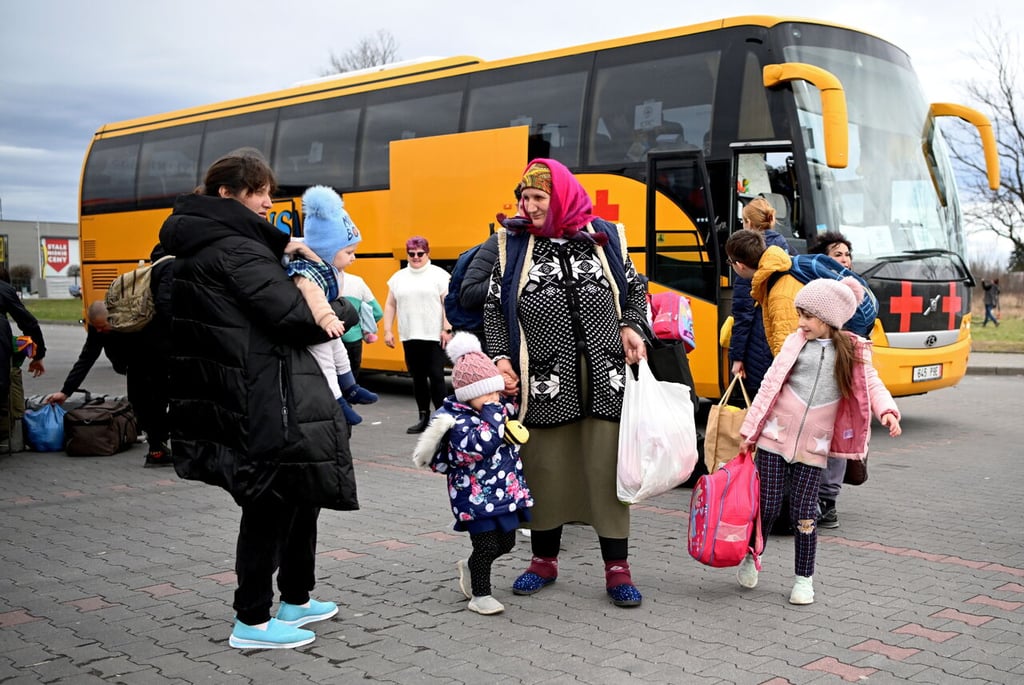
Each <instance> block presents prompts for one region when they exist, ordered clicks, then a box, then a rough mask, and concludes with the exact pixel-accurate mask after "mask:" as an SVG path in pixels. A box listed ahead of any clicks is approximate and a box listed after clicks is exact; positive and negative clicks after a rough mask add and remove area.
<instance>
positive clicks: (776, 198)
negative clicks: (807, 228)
mask: <svg viewBox="0 0 1024 685" xmlns="http://www.w3.org/2000/svg"><path fill="white" fill-rule="evenodd" d="M729 147H730V148H731V149H732V170H733V172H732V178H734V179H735V180H736V183H735V185H734V187H733V188H732V189H731V192H730V198H731V199H732V204H733V206H734V207H736V211H735V212H732V213H730V215H729V235H731V234H732V233H734V232H736V231H738V230H739V229H741V228H743V208H744V207H745V206H746V205H747V203H749V202H750V201H751V200H753V199H755V198H758V197H762V198H764V199H765V200H767V201H768V202H769V204H771V205H772V207H774V208H775V230H776V231H778V232H779V233H780V234H782V237H783V238H785V239H786V242H787V243H789V246H790V248H792V249H795V250H796V251H797V252H806V251H807V236H805V235H803V232H802V231H801V229H800V226H801V222H802V220H803V217H802V216H801V208H802V207H801V204H800V192H799V189H798V185H797V175H796V166H795V164H794V161H793V145H792V143H790V141H788V140H777V141H766V142H757V143H733V144H732V145H730V146H729ZM722 243H723V245H724V243H725V239H724V238H723V239H722ZM722 260H723V261H724V260H725V255H724V253H723V255H722Z"/></svg>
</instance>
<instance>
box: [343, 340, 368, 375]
mask: <svg viewBox="0 0 1024 685" xmlns="http://www.w3.org/2000/svg"><path fill="white" fill-rule="evenodd" d="M342 344H343V345H345V350H346V351H347V352H348V361H349V363H350V364H352V376H353V377H354V378H355V379H356V380H359V369H361V368H363V341H362V340H356V341H355V342H350V343H349V342H347V343H342Z"/></svg>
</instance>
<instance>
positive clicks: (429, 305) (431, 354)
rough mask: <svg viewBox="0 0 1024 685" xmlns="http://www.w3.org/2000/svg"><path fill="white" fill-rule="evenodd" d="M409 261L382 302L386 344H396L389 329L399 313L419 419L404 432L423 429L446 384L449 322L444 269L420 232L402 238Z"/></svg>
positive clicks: (449, 335)
mask: <svg viewBox="0 0 1024 685" xmlns="http://www.w3.org/2000/svg"><path fill="white" fill-rule="evenodd" d="M405 253H406V256H407V257H408V259H409V264H408V266H406V267H405V268H403V269H399V270H398V271H396V272H395V273H394V274H392V275H391V278H389V279H388V299H387V301H386V302H385V304H384V344H385V345H387V346H388V347H394V346H395V334H394V331H393V330H392V329H393V327H394V323H395V317H396V316H397V317H398V335H399V337H400V338H401V340H402V351H403V352H404V353H405V367H406V368H407V369H408V370H409V375H411V376H412V384H413V394H414V395H415V397H416V409H417V410H418V411H419V420H418V421H417V422H416V423H414V424H413V425H411V426H409V428H408V429H406V431H405V432H406V433H422V432H423V431H424V430H425V429H426V427H427V422H428V421H430V404H431V402H433V404H434V409H440V408H441V405H442V404H443V403H444V397H445V395H446V394H447V390H448V387H447V385H446V381H445V379H444V365H445V359H444V346H445V345H447V344H448V340H449V339H450V338H451V335H452V327H451V325H450V324H449V323H448V318H447V317H446V316H445V312H444V297H445V295H447V294H448V281H449V280H450V278H451V277H450V276H449V274H448V272H447V271H445V270H444V269H442V268H441V267H439V266H434V265H433V264H431V263H430V243H428V242H427V239H426V238H424V237H423V236H413V237H411V238H409V239H408V240H407V241H405Z"/></svg>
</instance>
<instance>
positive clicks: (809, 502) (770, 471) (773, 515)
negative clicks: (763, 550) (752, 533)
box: [754, 447, 822, 576]
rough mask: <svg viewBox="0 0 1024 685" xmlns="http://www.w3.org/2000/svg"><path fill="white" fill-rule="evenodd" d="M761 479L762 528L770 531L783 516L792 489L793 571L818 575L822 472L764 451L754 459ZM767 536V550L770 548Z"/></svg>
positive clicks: (816, 468) (790, 518)
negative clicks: (783, 509) (783, 502)
mask: <svg viewBox="0 0 1024 685" xmlns="http://www.w3.org/2000/svg"><path fill="white" fill-rule="evenodd" d="M754 461H755V463H756V464H757V472H758V474H759V475H760V477H761V528H762V529H763V530H764V531H766V532H767V531H770V530H771V529H772V525H773V524H774V523H775V519H777V518H778V517H779V515H780V514H781V513H782V499H783V493H784V492H785V491H786V485H787V484H788V486H789V488H788V490H789V511H788V512H786V515H788V516H789V520H790V521H791V522H792V524H793V537H794V541H793V542H794V545H793V550H794V560H793V568H794V570H795V571H796V575H798V576H813V575H814V556H815V553H816V551H817V548H818V528H817V518H818V486H819V485H820V483H821V472H822V469H820V468H818V467H816V466H808V465H807V464H799V463H796V462H793V463H792V464H789V463H786V460H785V459H783V458H782V457H781V456H780V455H778V454H775V453H773V452H767V451H765V450H763V449H761V448H760V447H758V448H757V454H756V456H755V457H754ZM767 542H768V540H767V536H766V537H765V543H766V544H765V546H767Z"/></svg>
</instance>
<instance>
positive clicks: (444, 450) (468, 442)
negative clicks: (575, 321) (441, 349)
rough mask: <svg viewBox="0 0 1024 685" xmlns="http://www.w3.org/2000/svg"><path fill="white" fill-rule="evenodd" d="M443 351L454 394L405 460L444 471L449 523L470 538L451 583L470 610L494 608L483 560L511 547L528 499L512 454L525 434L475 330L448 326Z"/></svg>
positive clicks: (498, 607) (488, 570)
mask: <svg viewBox="0 0 1024 685" xmlns="http://www.w3.org/2000/svg"><path fill="white" fill-rule="evenodd" d="M445 350H446V351H447V352H448V355H449V356H450V357H451V358H452V361H453V362H454V364H455V365H454V367H453V368H452V385H453V386H454V387H455V395H454V397H448V398H446V399H445V400H444V404H443V406H442V407H441V408H440V409H439V410H438V411H437V412H435V414H434V417H433V418H432V419H431V421H430V424H429V426H428V427H427V429H426V431H425V432H424V433H423V435H421V436H420V439H419V441H418V442H417V444H416V450H415V451H414V452H413V462H414V463H415V464H416V465H417V466H420V467H423V468H430V469H432V470H433V471H436V472H437V473H443V474H445V475H446V476H447V477H448V497H449V499H450V500H451V508H452V514H454V516H455V530H461V531H467V532H468V533H469V539H470V541H471V542H472V544H473V553H472V554H471V555H470V557H469V559H465V560H462V561H459V562H458V569H459V587H460V589H461V590H462V592H463V594H465V595H466V599H468V600H469V604H468V606H467V608H468V609H469V610H470V611H475V612H476V613H478V614H497V613H500V612H502V611H504V609H505V607H504V606H502V604H501V602H499V601H498V600H496V599H495V598H494V597H493V596H491V566H492V565H493V563H494V561H495V559H497V558H498V557H500V556H501V555H503V554H507V553H508V552H510V551H511V550H512V548H513V547H514V546H515V541H516V529H517V528H519V526H520V525H521V524H522V523H525V522H527V521H529V520H530V516H529V507H532V506H533V499H532V498H531V497H530V491H529V489H527V487H526V482H525V481H524V480H523V463H522V462H521V461H520V460H519V443H520V442H523V441H525V439H526V434H525V430H524V429H523V428H522V425H521V424H519V423H518V422H517V421H514V420H510V418H509V417H510V416H513V415H514V414H515V412H516V409H517V407H516V406H515V404H514V403H513V402H503V401H502V398H501V393H502V392H503V391H504V389H505V380H504V378H503V377H502V375H501V373H500V372H499V371H498V369H497V368H496V367H495V366H494V363H493V362H491V360H490V359H488V358H487V357H486V356H485V355H484V354H483V352H482V351H481V350H480V341H479V340H478V339H477V337H476V336H475V335H473V334H472V333H467V332H459V333H456V334H455V336H454V337H452V339H451V341H449V343H448V345H447V347H446V348H445Z"/></svg>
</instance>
